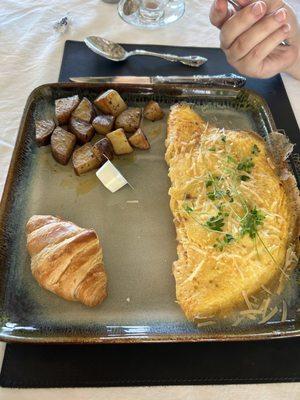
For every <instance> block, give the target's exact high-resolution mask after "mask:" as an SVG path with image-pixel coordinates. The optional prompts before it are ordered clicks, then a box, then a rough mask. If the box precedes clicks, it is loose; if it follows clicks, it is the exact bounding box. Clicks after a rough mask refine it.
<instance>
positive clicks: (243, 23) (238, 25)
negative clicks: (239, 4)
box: [220, 1, 267, 50]
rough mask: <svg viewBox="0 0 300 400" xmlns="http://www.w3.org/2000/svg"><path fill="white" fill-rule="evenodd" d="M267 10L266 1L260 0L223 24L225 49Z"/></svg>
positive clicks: (222, 45) (221, 35)
mask: <svg viewBox="0 0 300 400" xmlns="http://www.w3.org/2000/svg"><path fill="white" fill-rule="evenodd" d="M266 11H267V6H266V3H265V2H264V1H258V2H255V3H253V4H250V5H249V6H247V7H245V8H243V9H242V10H241V11H239V12H238V13H236V14H234V15H233V16H232V17H231V18H230V19H229V20H227V21H226V22H225V23H224V25H223V26H222V30H221V34H220V41H221V47H222V48H223V50H226V49H228V48H229V47H230V46H231V45H232V43H233V42H234V41H235V40H236V38H237V37H239V36H240V35H241V34H242V33H244V32H245V31H247V30H248V29H250V28H251V27H252V26H253V25H254V24H255V23H256V22H257V21H259V20H260V19H261V18H262V17H263V16H264V15H265V14H266Z"/></svg>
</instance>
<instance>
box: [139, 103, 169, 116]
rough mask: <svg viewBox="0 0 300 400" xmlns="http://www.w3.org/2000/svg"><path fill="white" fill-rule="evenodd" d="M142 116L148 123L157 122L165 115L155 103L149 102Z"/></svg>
mask: <svg viewBox="0 0 300 400" xmlns="http://www.w3.org/2000/svg"><path fill="white" fill-rule="evenodd" d="M143 115H144V117H145V118H146V119H149V120H150V121H158V120H160V119H163V117H164V115H165V113H164V111H163V110H162V109H161V107H160V105H159V104H158V103H157V102H156V101H153V100H150V101H149V103H148V104H146V106H145V108H144V114H143Z"/></svg>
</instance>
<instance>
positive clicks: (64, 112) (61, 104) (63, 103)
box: [55, 95, 79, 125]
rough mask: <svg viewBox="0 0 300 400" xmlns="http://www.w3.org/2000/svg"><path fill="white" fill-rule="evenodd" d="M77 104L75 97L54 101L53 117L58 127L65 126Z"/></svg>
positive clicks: (77, 98)
mask: <svg viewBox="0 0 300 400" xmlns="http://www.w3.org/2000/svg"><path fill="white" fill-rule="evenodd" d="M78 104H79V97H78V96H77V95H75V96H72V97H64V98H62V99H57V100H55V116H56V119H57V122H58V123H59V125H62V124H66V123H67V122H68V121H69V118H70V116H71V114H72V112H73V111H74V110H75V108H76V107H77V106H78Z"/></svg>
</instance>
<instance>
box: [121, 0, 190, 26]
mask: <svg viewBox="0 0 300 400" xmlns="http://www.w3.org/2000/svg"><path fill="white" fill-rule="evenodd" d="M184 7H185V4H184V0H121V1H120V3H119V6H118V10H119V15H120V16H121V18H122V19H123V20H124V21H126V22H127V23H129V24H131V25H135V26H138V27H141V28H147V29H155V28H158V27H162V26H165V25H167V24H170V23H171V22H174V21H177V20H178V19H179V18H180V17H181V16H182V15H183V13H184Z"/></svg>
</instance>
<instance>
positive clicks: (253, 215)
mask: <svg viewBox="0 0 300 400" xmlns="http://www.w3.org/2000/svg"><path fill="white" fill-rule="evenodd" d="M264 219H265V215H264V214H263V213H262V212H261V211H259V210H258V209H257V208H256V207H254V208H253V209H252V210H249V212H248V214H246V216H245V217H244V218H242V220H241V235H242V236H245V235H246V234H248V235H249V236H250V237H251V239H254V238H255V237H256V235H257V234H258V227H259V226H260V225H262V224H263V221H264Z"/></svg>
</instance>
